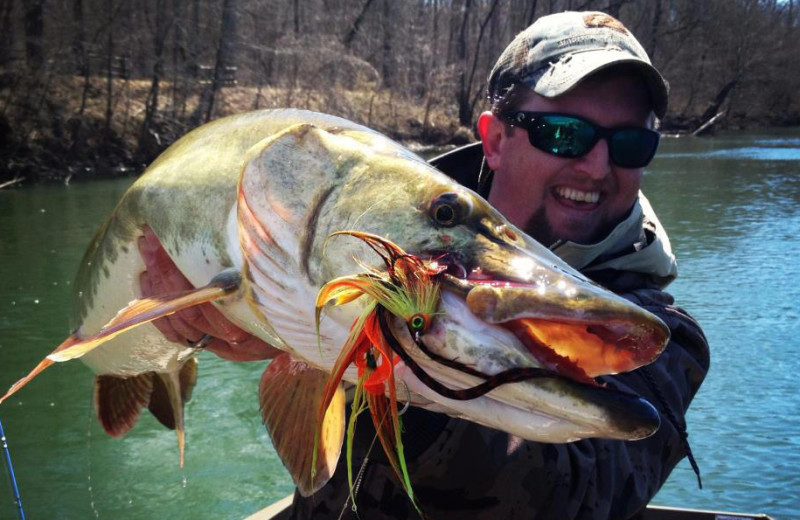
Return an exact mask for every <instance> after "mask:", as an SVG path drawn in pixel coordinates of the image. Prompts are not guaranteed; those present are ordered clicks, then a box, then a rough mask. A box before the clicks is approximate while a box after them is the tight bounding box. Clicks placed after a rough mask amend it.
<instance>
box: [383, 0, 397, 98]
mask: <svg viewBox="0 0 800 520" xmlns="http://www.w3.org/2000/svg"><path fill="white" fill-rule="evenodd" d="M392 2H393V0H383V20H382V25H383V46H382V48H381V50H382V58H381V77H382V78H383V86H384V87H385V88H389V89H391V88H394V86H395V81H394V79H395V69H394V60H393V59H392V58H393V56H392V33H393V32H394V30H393V27H394V20H392V11H391V5H392Z"/></svg>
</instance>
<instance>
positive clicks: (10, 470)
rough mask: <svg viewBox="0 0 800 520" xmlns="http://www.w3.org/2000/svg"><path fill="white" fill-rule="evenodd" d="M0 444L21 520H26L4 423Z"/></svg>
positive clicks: (1, 427) (1, 426) (1, 428)
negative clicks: (0, 443) (0, 444)
mask: <svg viewBox="0 0 800 520" xmlns="http://www.w3.org/2000/svg"><path fill="white" fill-rule="evenodd" d="M0 442H2V443H3V453H5V456H6V467H7V468H8V475H9V476H10V477H11V486H12V487H13V491H14V502H15V503H16V504H17V509H18V512H19V518H20V520H25V512H24V511H23V510H22V498H20V496H19V488H18V487H17V477H16V476H14V465H13V464H11V452H10V451H8V443H7V442H6V432H5V431H4V430H3V421H0Z"/></svg>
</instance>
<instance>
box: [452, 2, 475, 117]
mask: <svg viewBox="0 0 800 520" xmlns="http://www.w3.org/2000/svg"><path fill="white" fill-rule="evenodd" d="M471 10H472V0H464V6H463V16H462V17H461V29H460V30H459V32H458V42H457V46H456V58H457V59H458V63H459V78H458V122H459V123H460V124H461V126H467V125H470V124H471V123H472V111H471V110H470V106H469V90H468V87H467V69H468V67H469V63H468V62H467V41H468V39H469V14H470V11H471Z"/></svg>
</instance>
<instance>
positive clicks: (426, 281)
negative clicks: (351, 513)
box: [312, 231, 445, 509]
mask: <svg viewBox="0 0 800 520" xmlns="http://www.w3.org/2000/svg"><path fill="white" fill-rule="evenodd" d="M334 235H351V236H354V237H356V238H359V239H361V240H362V241H364V242H365V243H366V244H367V245H369V246H370V247H371V248H372V249H373V250H374V251H375V252H376V253H377V254H378V255H379V256H380V257H381V258H382V259H383V262H384V264H385V267H386V270H385V271H382V270H378V269H375V268H370V267H368V268H367V272H365V273H362V274H357V275H354V276H346V277H342V278H337V279H335V280H332V281H330V282H328V283H327V284H325V285H324V286H323V287H322V288H321V289H320V291H319V294H318V296H317V303H316V321H317V331H319V323H320V317H321V314H322V310H323V308H324V307H326V306H327V305H333V306H336V305H343V304H346V303H349V302H352V301H353V300H355V299H357V298H359V297H361V296H367V297H369V298H370V299H371V301H370V302H369V304H367V306H366V307H365V308H364V311H363V312H362V313H361V314H360V315H359V317H358V318H357V319H356V320H355V322H354V323H353V326H352V327H351V329H350V335H349V336H348V339H347V342H346V343H345V345H344V348H342V351H341V353H340V354H339V357H338V358H337V359H336V363H335V364H334V368H333V370H332V372H331V375H330V378H329V379H328V383H327V385H326V387H325V390H324V396H323V400H322V404H321V406H320V409H319V411H318V415H319V419H320V420H319V422H318V424H320V425H321V424H322V418H324V416H325V412H326V411H327V409H328V405H329V404H330V402H331V400H332V399H333V395H334V393H335V392H336V388H337V387H338V386H339V384H340V382H341V380H342V377H343V375H344V372H345V370H346V369H347V368H348V367H349V366H350V365H355V366H356V368H357V370H358V383H357V384H356V388H355V393H354V397H353V401H352V408H351V414H350V420H349V423H348V426H347V443H346V450H347V451H346V453H347V462H348V482H349V484H350V493H351V499H352V498H353V497H352V494H353V468H352V466H353V465H352V454H353V453H352V448H353V437H354V433H355V423H356V419H357V417H358V415H359V414H361V413H362V412H364V411H366V410H369V412H370V415H371V417H372V422H373V424H374V425H375V431H376V432H377V434H378V438H379V440H380V442H381V445H382V446H383V449H384V451H385V452H386V456H387V458H388V459H389V463H390V464H391V466H392V469H393V470H394V472H395V474H396V475H397V477H398V478H399V479H400V482H401V483H402V485H403V488H404V489H405V491H406V493H407V494H408V496H409V498H410V499H411V501H412V503H414V506H415V507H417V504H416V501H415V500H414V493H413V490H412V489H411V481H410V479H409V475H408V468H407V466H406V461H405V456H404V453H403V442H402V438H401V431H402V427H401V421H400V414H399V413H398V406H397V386H396V382H395V378H394V366H395V364H397V362H398V361H399V357H398V356H397V355H396V354H395V352H393V350H392V348H391V347H390V345H389V343H388V342H387V338H386V336H385V334H384V330H383V328H382V327H381V323H380V319H379V318H380V316H381V313H382V312H389V313H391V314H393V315H394V316H397V317H399V318H401V319H403V320H404V321H405V323H406V326H407V328H408V330H409V332H410V333H411V335H412V337H415V338H418V337H419V336H420V335H421V334H424V333H425V331H426V330H428V328H429V327H430V325H431V321H432V319H433V316H434V314H435V312H436V308H437V306H438V304H439V296H440V288H439V283H438V281H437V280H436V277H437V275H439V274H440V273H442V272H443V271H444V270H445V267H444V266H440V265H439V264H437V263H436V262H435V261H432V260H424V259H421V258H419V257H416V256H413V255H409V254H407V253H406V252H405V251H403V250H402V249H401V248H400V247H398V246H397V245H395V244H393V243H392V242H390V241H388V240H386V239H384V238H381V237H378V236H376V235H371V234H369V233H362V232H357V231H342V232H339V233H335V234H334ZM334 235H331V236H334ZM387 394H388V397H387ZM320 434H321V432H320V431H319V430H318V431H317V433H316V435H315V437H314V438H315V443H314V455H313V459H314V461H316V453H317V443H318V440H319V438H320ZM313 467H316V466H315V462H314V464H312V468H313ZM417 509H419V508H418V507H417Z"/></svg>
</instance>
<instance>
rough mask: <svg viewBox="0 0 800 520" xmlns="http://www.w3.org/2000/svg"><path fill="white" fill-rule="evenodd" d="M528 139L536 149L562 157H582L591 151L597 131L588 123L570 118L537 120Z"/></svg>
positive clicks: (540, 118)
mask: <svg viewBox="0 0 800 520" xmlns="http://www.w3.org/2000/svg"><path fill="white" fill-rule="evenodd" d="M528 137H529V140H530V142H531V144H532V145H533V146H535V147H536V148H538V149H540V150H542V151H544V152H548V153H552V154H554V155H558V156H560V157H569V158H572V157H580V156H582V155H585V154H586V153H587V152H588V151H589V150H591V148H592V145H593V144H594V141H595V130H594V128H592V126H591V125H590V124H588V123H587V122H586V121H582V120H580V119H576V118H574V117H569V116H556V115H547V116H541V117H538V118H536V122H535V123H534V125H533V126H532V127H531V128H530V129H529V132H528Z"/></svg>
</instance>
